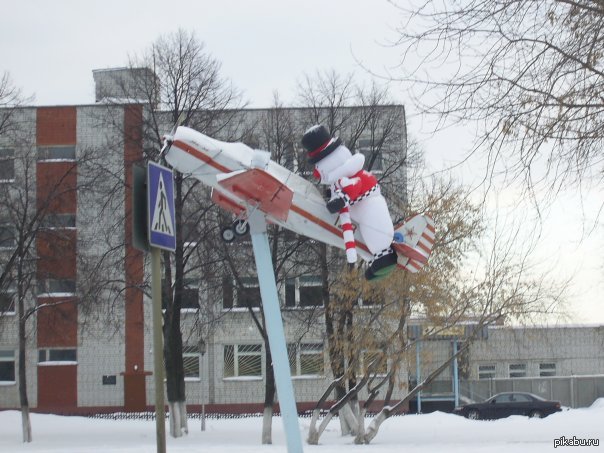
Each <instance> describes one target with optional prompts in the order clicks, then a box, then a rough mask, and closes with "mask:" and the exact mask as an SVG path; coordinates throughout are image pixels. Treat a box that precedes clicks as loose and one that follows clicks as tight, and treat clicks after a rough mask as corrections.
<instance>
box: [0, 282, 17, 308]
mask: <svg viewBox="0 0 604 453" xmlns="http://www.w3.org/2000/svg"><path fill="white" fill-rule="evenodd" d="M0 294H11V296H9V297H10V299H11V301H12V303H11V304H10V305H8V307H9V308H11V305H12V310H6V311H0V316H6V315H10V316H12V315H15V314H16V313H17V308H16V307H17V304H16V301H15V295H16V294H17V288H15V283H14V282H11V283H9V285H8V286H7V287H6V288H0ZM7 299H8V298H7Z"/></svg>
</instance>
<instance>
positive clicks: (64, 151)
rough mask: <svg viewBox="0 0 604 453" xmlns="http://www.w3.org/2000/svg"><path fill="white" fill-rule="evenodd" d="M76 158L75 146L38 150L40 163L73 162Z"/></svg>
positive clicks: (50, 147) (41, 148)
mask: <svg viewBox="0 0 604 453" xmlns="http://www.w3.org/2000/svg"><path fill="white" fill-rule="evenodd" d="M75 158H76V153H75V146H49V147H39V148H38V161H53V160H59V161H65V160H69V161H73V160H75Z"/></svg>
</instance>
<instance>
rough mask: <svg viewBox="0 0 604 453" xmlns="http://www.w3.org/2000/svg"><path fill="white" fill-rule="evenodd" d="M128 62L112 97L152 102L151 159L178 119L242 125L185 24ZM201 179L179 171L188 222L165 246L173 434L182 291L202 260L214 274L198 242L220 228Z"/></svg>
mask: <svg viewBox="0 0 604 453" xmlns="http://www.w3.org/2000/svg"><path fill="white" fill-rule="evenodd" d="M129 66H130V75H129V77H128V78H125V79H124V78H122V79H120V78H119V77H118V78H116V80H115V85H114V87H115V86H117V87H118V89H119V92H120V93H119V96H117V99H112V98H111V97H109V98H107V99H106V102H108V103H109V104H111V103H112V102H124V99H127V100H130V102H139V103H144V104H146V105H147V107H148V108H147V110H146V112H145V115H143V137H142V139H143V143H144V158H145V159H150V160H157V159H159V158H160V156H159V150H160V148H161V146H162V143H163V136H164V134H166V133H167V132H169V131H170V129H171V128H172V127H173V126H174V125H175V124H184V125H187V126H189V127H192V128H195V129H196V130H199V131H201V132H204V133H206V134H208V135H211V136H217V135H220V136H222V137H229V134H230V133H232V132H233V131H235V130H239V129H240V128H239V125H238V124H237V122H238V120H239V117H238V109H239V108H240V107H242V104H241V101H240V98H241V96H240V94H239V92H238V91H237V90H236V89H235V88H234V87H233V86H232V85H231V84H230V82H228V81H227V80H226V79H224V78H223V77H222V76H221V74H220V63H219V62H218V61H217V60H216V59H215V58H214V57H213V56H212V55H211V54H210V53H209V52H208V51H207V50H206V48H205V45H204V44H203V43H202V42H201V41H199V39H198V38H197V37H196V36H195V34H193V33H189V32H187V31H184V30H179V31H177V32H175V33H173V34H167V35H163V36H161V37H159V38H158V39H157V40H156V41H155V42H154V43H153V44H152V45H151V46H150V47H149V49H148V50H147V51H146V52H144V53H143V54H141V55H138V56H134V57H132V58H131V61H130V64H129ZM101 97H103V96H102V94H101ZM231 138H232V137H231ZM199 184H200V183H199V181H197V180H195V179H194V178H190V177H188V175H182V174H176V175H175V217H176V219H175V220H176V224H177V225H179V226H181V228H177V230H176V251H175V253H174V254H170V253H168V252H165V253H163V285H164V291H163V297H162V298H163V306H164V307H165V311H164V362H165V366H166V378H167V396H168V404H169V407H170V414H171V416H170V434H171V435H172V436H174V437H179V436H181V435H182V434H183V432H187V429H188V428H187V416H186V404H185V379H184V377H185V373H184V366H183V356H182V353H183V338H182V332H181V307H182V304H183V298H184V294H185V292H186V289H187V281H188V279H190V278H196V279H197V280H198V279H199V275H200V274H201V273H203V272H201V271H200V266H205V267H204V269H205V270H207V271H208V274H209V275H211V274H212V272H211V270H210V268H211V266H212V265H211V263H210V262H209V261H208V262H203V261H199V260H197V259H196V258H197V257H199V256H202V255H203V254H204V252H203V251H202V250H200V249H199V247H200V246H201V244H202V243H203V241H202V240H201V238H203V237H207V236H208V235H209V234H210V233H211V232H212V231H215V230H216V223H215V221H214V220H213V219H215V216H214V214H213V212H214V209H215V208H212V206H211V204H210V203H209V202H208V201H207V198H205V197H201V196H200V191H203V190H204V189H201V188H200V187H199ZM204 193H205V192H204ZM183 230H184V231H183ZM187 274H188V276H187Z"/></svg>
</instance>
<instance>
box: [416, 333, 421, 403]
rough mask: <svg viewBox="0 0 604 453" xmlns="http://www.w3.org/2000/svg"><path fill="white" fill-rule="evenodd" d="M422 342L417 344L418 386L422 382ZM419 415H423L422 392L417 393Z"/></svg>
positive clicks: (417, 341)
mask: <svg viewBox="0 0 604 453" xmlns="http://www.w3.org/2000/svg"><path fill="white" fill-rule="evenodd" d="M421 343H422V342H421V341H419V340H416V342H415V378H416V381H417V385H419V384H420V382H421V380H422V363H421V357H420V356H421V354H420V352H421ZM417 413H418V414H421V413H422V392H421V391H419V392H417Z"/></svg>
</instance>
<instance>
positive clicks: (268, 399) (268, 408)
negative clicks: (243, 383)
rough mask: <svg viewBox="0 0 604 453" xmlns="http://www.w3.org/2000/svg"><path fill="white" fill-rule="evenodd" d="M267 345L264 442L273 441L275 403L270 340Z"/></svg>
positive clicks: (263, 419)
mask: <svg viewBox="0 0 604 453" xmlns="http://www.w3.org/2000/svg"><path fill="white" fill-rule="evenodd" d="M264 344H265V346H266V356H265V357H266V373H265V376H266V382H265V384H264V416H263V418H262V444H263V445H264V444H272V443H273V430H272V426H273V404H274V403H275V374H274V370H273V359H272V355H271V350H270V346H269V343H268V341H266V340H265V342H264Z"/></svg>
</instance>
